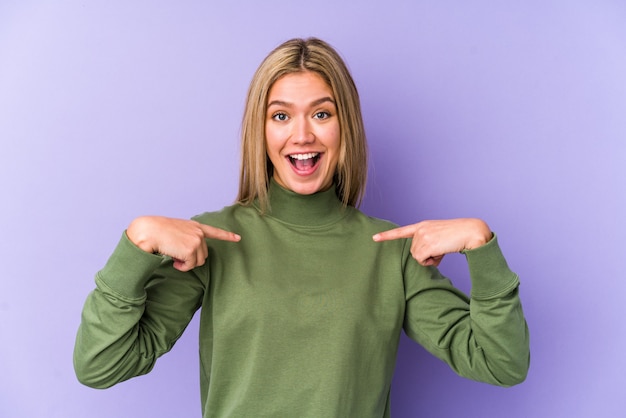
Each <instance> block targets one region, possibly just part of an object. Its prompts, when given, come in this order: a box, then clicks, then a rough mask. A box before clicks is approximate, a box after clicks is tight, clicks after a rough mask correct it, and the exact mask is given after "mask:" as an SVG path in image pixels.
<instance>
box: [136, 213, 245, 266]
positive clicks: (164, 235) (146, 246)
mask: <svg viewBox="0 0 626 418" xmlns="http://www.w3.org/2000/svg"><path fill="white" fill-rule="evenodd" d="M126 235H127V236H128V238H129V239H130V240H131V242H132V243H134V244H135V245H136V246H137V247H139V248H141V249H142V250H143V251H146V252H148V253H153V254H161V255H167V256H169V257H172V259H173V260H174V268H176V269H178V270H180V271H189V270H191V269H193V268H194V267H198V266H201V265H203V264H204V262H205V260H206V258H207V257H208V255H209V251H208V248H207V245H206V241H205V239H206V238H211V239H218V240H222V241H232V242H238V241H239V240H241V237H240V236H239V235H237V234H235V233H233V232H228V231H225V230H223V229H219V228H215V227H213V226H210V225H204V224H201V223H199V222H196V221H192V220H187V219H174V218H166V217H163V216H142V217H139V218H137V219H135V220H133V221H132V222H131V224H130V225H129V226H128V229H127V230H126Z"/></svg>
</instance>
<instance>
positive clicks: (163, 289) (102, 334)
mask: <svg viewBox="0 0 626 418" xmlns="http://www.w3.org/2000/svg"><path fill="white" fill-rule="evenodd" d="M202 273H204V274H205V275H206V270H205V269H203V268H202V267H200V268H197V269H194V270H192V271H190V272H185V273H184V272H181V271H178V270H176V269H174V268H173V267H172V262H171V259H169V258H166V257H162V256H159V255H153V254H149V253H146V252H144V251H142V250H141V249H139V248H138V247H136V246H135V245H134V244H133V243H132V242H131V241H130V240H129V239H128V237H127V236H126V233H124V234H123V236H122V238H121V240H120V242H119V244H118V245H117V247H116V248H115V250H114V252H113V254H112V255H111V257H110V258H109V260H108V262H107V263H106V265H105V266H104V268H103V269H102V270H100V271H99V272H98V273H97V274H96V280H95V281H96V288H95V290H93V291H92V292H91V293H90V294H89V296H88V297H87V300H86V302H85V305H84V307H83V312H82V317H81V324H80V326H79V329H78V334H77V337H76V343H75V346H74V370H75V372H76V376H77V377H78V380H79V381H80V382H81V383H83V384H85V385H87V386H91V387H95V388H106V387H110V386H113V385H114V384H116V383H118V382H121V381H124V380H127V379H129V378H131V377H134V376H138V375H142V374H145V373H148V372H149V371H150V370H151V369H152V368H153V366H154V363H155V362H156V359H157V358H158V357H159V356H161V355H162V354H164V353H166V352H168V351H169V350H170V349H171V348H172V346H173V345H174V343H175V342H176V340H177V339H178V338H179V337H180V335H181V334H182V332H183V331H184V329H185V328H186V326H187V325H188V324H189V321H190V320H191V318H192V317H193V315H194V313H195V311H196V310H197V309H198V308H199V307H200V304H201V301H202V295H203V293H204V289H205V283H203V282H202V280H201V277H202Z"/></svg>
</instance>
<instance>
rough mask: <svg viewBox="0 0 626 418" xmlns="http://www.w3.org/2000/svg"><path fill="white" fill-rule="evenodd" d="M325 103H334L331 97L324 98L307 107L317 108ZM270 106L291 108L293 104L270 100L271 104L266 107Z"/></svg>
mask: <svg viewBox="0 0 626 418" xmlns="http://www.w3.org/2000/svg"><path fill="white" fill-rule="evenodd" d="M326 102H330V103H332V104H333V105H334V104H335V101H334V100H333V98H332V97H329V96H325V97H322V98H320V99H317V100H314V101H313V102H311V104H310V105H309V106H310V107H315V106H319V105H321V104H322V103H326ZM272 106H282V107H293V103H289V102H286V101H284V100H272V101H271V102H269V103H268V104H267V107H268V108H269V107H272Z"/></svg>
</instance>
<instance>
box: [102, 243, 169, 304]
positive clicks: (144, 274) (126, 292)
mask: <svg viewBox="0 0 626 418" xmlns="http://www.w3.org/2000/svg"><path fill="white" fill-rule="evenodd" d="M162 261H163V257H162V256H160V255H155V254H150V253H147V252H145V251H143V250H142V249H140V248H139V247H137V246H136V245H135V244H133V243H132V242H131V241H130V239H128V236H127V235H126V231H124V233H123V234H122V238H121V239H120V241H119V243H118V244H117V247H115V250H114V251H113V254H111V257H109V260H108V261H107V263H106V264H105V266H104V268H103V269H102V270H100V271H99V272H98V274H97V275H96V283H98V282H99V281H101V282H102V283H103V284H104V285H105V286H106V287H108V288H109V289H110V290H112V291H113V292H115V293H116V294H117V295H118V296H122V297H125V298H129V299H140V298H143V297H144V296H145V285H146V282H147V281H148V278H149V277H150V275H151V274H152V273H153V272H154V270H156V269H157V268H158V267H159V265H160V264H161V262H162ZM98 284H99V283H98Z"/></svg>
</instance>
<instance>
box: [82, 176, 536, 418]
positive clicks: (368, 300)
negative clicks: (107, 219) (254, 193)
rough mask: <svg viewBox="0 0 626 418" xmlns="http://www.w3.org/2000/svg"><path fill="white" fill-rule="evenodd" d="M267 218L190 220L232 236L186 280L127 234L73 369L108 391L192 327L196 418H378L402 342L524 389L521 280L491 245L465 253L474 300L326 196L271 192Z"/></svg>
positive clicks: (90, 306)
mask: <svg viewBox="0 0 626 418" xmlns="http://www.w3.org/2000/svg"><path fill="white" fill-rule="evenodd" d="M269 196H270V205H271V206H270V209H269V210H268V211H267V213H266V214H265V215H262V214H261V212H260V210H259V208H258V207H256V206H248V207H245V206H241V205H234V206H230V207H227V208H224V209H223V210H221V211H219V212H214V213H205V214H203V215H200V216H198V217H196V218H195V219H196V220H197V221H199V222H201V223H206V224H209V225H212V226H216V227H219V228H223V229H226V230H229V231H233V232H236V233H238V234H240V235H241V237H242V240H241V241H240V242H238V243H233V242H225V241H217V240H208V241H207V242H208V246H209V257H208V259H207V262H206V263H205V264H204V265H203V266H201V267H197V268H196V269H194V270H192V271H190V272H186V273H183V272H180V271H178V270H176V269H174V268H173V267H172V262H171V260H170V259H168V258H164V257H161V256H159V255H153V254H148V253H145V252H143V251H141V250H140V249H139V248H137V247H136V246H134V245H133V244H132V243H131V242H130V241H129V240H128V238H127V237H126V235H125V234H124V235H123V236H122V239H121V241H120V243H119V245H118V246H117V248H116V249H115V251H114V252H113V254H112V255H111V257H110V259H109V261H108V262H107V264H106V265H105V267H104V268H103V269H102V270H101V271H100V272H98V274H97V276H96V285H97V287H96V289H95V290H94V291H93V292H92V293H91V294H90V295H89V297H88V298H87V301H86V303H85V307H84V310H83V315H82V322H81V325H80V328H79V331H78V336H77V340H76V346H75V352H74V362H75V369H76V373H77V376H78V378H79V379H80V381H81V382H83V383H85V384H87V385H90V386H94V387H108V386H111V385H113V384H115V383H118V382H120V381H123V380H126V379H129V378H131V377H133V376H137V375H140V374H144V373H147V372H148V371H150V370H151V369H152V367H153V366H154V363H155V361H156V359H157V358H158V357H159V356H160V355H162V354H164V353H166V352H167V351H169V350H170V349H171V348H172V346H173V345H174V343H175V341H176V340H177V339H178V337H179V336H180V335H181V334H182V332H183V331H184V329H185V327H186V326H187V324H188V323H189V321H190V320H191V318H192V316H193V315H194V313H195V312H196V311H197V310H198V309H199V308H200V307H202V310H201V317H200V362H201V363H200V364H201V366H200V371H201V376H200V381H201V396H202V410H203V416H204V417H219V418H221V417H251V416H253V417H272V418H274V417H300V418H305V417H310V418H319V417H337V418H339V417H341V418H345V417H359V418H369V417H371V418H374V417H376V418H380V417H388V416H389V390H390V384H391V379H392V374H393V370H394V363H395V359H396V351H397V347H398V341H399V337H400V332H401V330H402V329H403V328H404V330H405V332H406V333H407V335H408V336H409V337H411V338H412V339H414V340H415V341H417V342H418V343H419V344H421V345H423V346H424V347H425V348H426V349H427V350H428V351H430V352H431V353H433V354H434V355H435V356H437V357H438V358H440V359H442V360H444V361H446V362H447V363H448V364H449V365H450V366H451V367H452V368H453V369H454V370H455V371H456V372H457V373H459V374H460V375H462V376H465V377H468V378H471V379H476V380H480V381H485V382H489V383H493V384H497V385H502V386H508V385H513V384H516V383H519V382H521V381H522V380H523V379H524V378H525V375H526V372H527V369H528V361H529V348H528V332H527V327H526V322H525V320H524V316H523V313H522V308H521V305H520V301H519V298H518V292H517V288H518V284H519V282H518V278H517V276H516V275H515V274H514V273H513V272H511V271H510V270H509V268H508V267H507V264H506V262H505V260H504V258H503V257H502V254H501V252H500V249H499V247H498V244H497V239H496V238H495V237H494V238H493V239H492V240H491V241H490V242H489V243H487V244H486V245H484V246H483V247H480V248H477V249H475V250H471V251H467V252H466V256H467V260H468V263H469V268H470V274H471V279H472V296H471V299H470V298H468V297H466V296H465V295H464V294H463V293H461V292H460V291H458V290H457V289H455V288H454V287H453V286H452V285H451V283H450V281H449V280H448V279H446V278H444V277H442V276H441V274H440V273H439V271H438V270H437V269H436V268H428V267H423V266H421V265H419V264H418V263H417V262H416V261H415V260H414V259H413V258H412V257H411V255H410V251H409V250H410V240H397V241H387V242H381V243H376V242H374V241H373V240H372V235H374V234H375V233H377V232H381V231H385V230H388V229H391V228H393V227H395V225H393V224H391V223H389V222H385V221H381V220H378V219H374V218H370V217H367V216H365V215H364V214H363V213H361V212H359V211H358V210H356V209H354V208H352V207H348V208H343V207H342V205H341V202H340V201H339V200H338V199H337V197H336V196H335V193H334V190H329V191H326V192H321V193H317V194H315V195H311V196H302V195H297V194H295V193H293V192H290V191H287V190H285V189H282V188H281V187H279V186H278V185H277V184H276V183H274V182H272V183H271V186H270V193H269Z"/></svg>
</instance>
